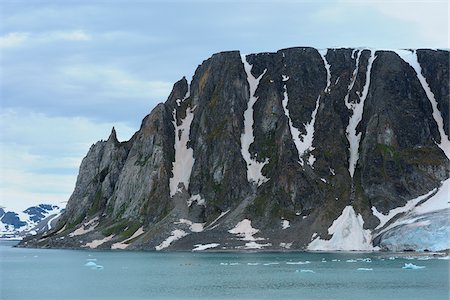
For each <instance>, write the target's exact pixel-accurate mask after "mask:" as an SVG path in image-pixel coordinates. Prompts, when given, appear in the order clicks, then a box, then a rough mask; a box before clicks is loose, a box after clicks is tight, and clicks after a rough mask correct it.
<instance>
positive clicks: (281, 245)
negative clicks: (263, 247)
mask: <svg viewBox="0 0 450 300" xmlns="http://www.w3.org/2000/svg"><path fill="white" fill-rule="evenodd" d="M280 247H281V248H285V249H291V247H292V243H280Z"/></svg>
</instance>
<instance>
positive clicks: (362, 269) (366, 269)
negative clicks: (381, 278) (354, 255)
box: [357, 268, 373, 271]
mask: <svg viewBox="0 0 450 300" xmlns="http://www.w3.org/2000/svg"><path fill="white" fill-rule="evenodd" d="M357 270H358V271H373V269H372V268H358V269H357Z"/></svg>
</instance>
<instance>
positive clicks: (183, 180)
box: [169, 91, 195, 197]
mask: <svg viewBox="0 0 450 300" xmlns="http://www.w3.org/2000/svg"><path fill="white" fill-rule="evenodd" d="M188 97H189V91H188V92H187V94H186V96H185V97H184V99H183V100H182V102H183V101H184V100H185V99H186V98H188ZM194 110H195V107H194V108H191V107H188V108H187V109H186V117H185V118H184V119H182V120H181V124H180V125H177V121H176V120H177V119H176V111H177V109H176V108H175V109H174V111H173V121H172V123H173V126H174V127H175V143H174V148H175V161H174V162H173V164H172V174H173V176H172V178H170V179H169V188H170V196H171V197H172V196H174V195H175V194H176V193H177V192H178V191H179V187H178V186H179V184H183V185H184V188H185V189H187V188H188V186H189V179H190V177H191V172H192V167H193V166H194V162H195V159H194V150H193V149H192V148H188V146H187V143H188V141H189V132H190V129H191V123H192V120H193V119H194V113H193V112H194Z"/></svg>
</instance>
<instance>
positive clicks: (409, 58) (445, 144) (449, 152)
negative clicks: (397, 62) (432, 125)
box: [396, 50, 450, 159]
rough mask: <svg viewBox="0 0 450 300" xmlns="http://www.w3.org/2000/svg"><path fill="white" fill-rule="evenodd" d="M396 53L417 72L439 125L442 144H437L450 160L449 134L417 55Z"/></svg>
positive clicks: (412, 52)
mask: <svg viewBox="0 0 450 300" xmlns="http://www.w3.org/2000/svg"><path fill="white" fill-rule="evenodd" d="M396 53H397V54H398V55H399V56H400V57H401V58H402V59H403V60H404V61H405V62H407V63H408V64H409V65H410V66H411V67H412V68H413V69H414V71H416V75H417V78H418V79H419V82H420V84H421V85H422V88H423V90H424V91H425V94H426V95H427V98H428V100H429V101H430V103H431V107H432V108H433V118H434V121H435V122H436V124H437V127H438V130H439V135H440V137H441V141H440V143H436V144H437V145H438V146H439V148H441V149H442V151H443V152H444V153H445V156H447V158H448V159H450V140H449V137H448V136H447V134H446V133H445V131H444V121H443V118H442V114H441V112H440V111H439V109H438V107H437V101H436V98H435V97H434V93H433V92H432V91H431V88H430V86H429V85H428V82H427V80H426V78H425V77H424V76H423V74H422V67H421V66H420V63H419V61H418V59H417V53H416V52H415V51H408V50H397V51H396Z"/></svg>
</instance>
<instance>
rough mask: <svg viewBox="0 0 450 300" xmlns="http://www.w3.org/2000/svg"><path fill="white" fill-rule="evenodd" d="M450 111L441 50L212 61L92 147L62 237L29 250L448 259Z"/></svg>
mask: <svg viewBox="0 0 450 300" xmlns="http://www.w3.org/2000/svg"><path fill="white" fill-rule="evenodd" d="M449 103H450V94H449V52H448V51H441V50H424V49H423V50H422V49H420V50H415V51H410V50H399V51H383V50H371V49H327V50H316V49H313V48H290V49H283V50H279V51H277V52H276V53H259V54H251V55H246V56H243V55H241V54H240V53H239V52H237V51H232V52H223V53H218V54H214V55H213V56H212V57H211V58H209V59H207V60H206V61H204V62H203V63H202V64H201V65H200V66H199V67H198V68H197V70H196V72H195V75H194V76H193V78H192V81H191V82H188V81H187V80H186V79H185V78H183V79H181V80H180V81H178V82H177V83H175V85H174V87H173V90H172V92H171V94H170V95H169V97H168V99H167V101H166V102H165V103H163V104H159V105H158V106H156V107H155V108H154V109H153V110H152V112H151V113H150V114H149V115H148V116H146V117H145V118H144V120H143V121H142V125H141V128H140V129H139V131H137V132H136V133H135V134H134V135H133V137H132V138H131V139H130V140H129V141H126V142H119V141H118V140H117V138H116V133H115V130H114V128H113V130H112V133H111V135H110V137H109V138H108V139H107V140H106V141H100V142H97V143H96V144H94V145H93V146H92V147H91V148H90V149H89V152H88V154H87V155H86V157H85V158H84V159H83V161H82V164H81V166H80V172H79V175H78V179H77V183H76V187H75V190H74V192H73V194H72V196H71V197H70V199H69V202H68V204H67V208H66V210H65V212H64V214H63V215H62V216H61V218H60V219H59V221H58V224H57V226H56V227H54V228H52V230H50V231H48V232H47V233H45V234H43V235H39V236H36V237H33V238H30V239H27V240H25V241H24V242H23V243H22V245H24V246H39V247H70V248H78V247H90V248H101V249H111V248H112V249H153V250H155V249H156V250H163V249H164V250H166V249H168V250H178V249H184V250H192V249H194V250H202V249H219V250H220V249H271V250H281V249H310V250H373V249H380V248H381V249H393V250H403V249H410V248H411V249H417V250H425V248H426V249H428V250H439V249H440V248H450V245H448V244H449V243H448V242H447V244H445V243H444V246H442V245H440V246H436V245H438V241H437V240H438V239H441V240H442V232H444V236H443V238H444V239H445V238H447V241H448V240H449V239H448V237H449V232H450V229H449V228H450V225H449V222H448V212H449V205H448V198H449V195H448V190H449V189H448V185H449V179H448V178H449V177H450V160H449V159H450V141H449V138H448V137H449ZM424 207H425V208H424ZM430 216H431V217H430ZM445 220H447V221H445ZM436 224H440V226H437V225H436ZM442 224H443V226H442ZM438 228H440V229H439V230H438ZM442 228H444V229H442ZM418 229H420V230H421V232H427V234H428V237H429V240H430V244H429V245H428V244H427V246H426V247H425V246H423V245H421V244H417V243H416V244H414V243H413V242H411V243H410V242H409V240H405V237H406V236H407V234H405V231H406V232H408V233H411V236H412V239H414V234H413V233H414V232H417V230H418ZM417 238H418V237H416V239H417ZM434 240H436V242H434ZM441 240H439V241H441ZM438 248H439V249H438Z"/></svg>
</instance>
